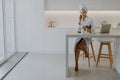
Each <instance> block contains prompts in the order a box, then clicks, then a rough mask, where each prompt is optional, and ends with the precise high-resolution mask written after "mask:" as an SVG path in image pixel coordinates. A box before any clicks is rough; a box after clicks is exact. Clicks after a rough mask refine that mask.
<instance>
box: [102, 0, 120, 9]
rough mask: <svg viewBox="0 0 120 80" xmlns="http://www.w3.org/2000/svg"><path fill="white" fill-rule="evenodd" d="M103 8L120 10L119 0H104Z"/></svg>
mask: <svg viewBox="0 0 120 80" xmlns="http://www.w3.org/2000/svg"><path fill="white" fill-rule="evenodd" d="M103 6H104V8H103V10H108V11H120V0H104V1H103Z"/></svg>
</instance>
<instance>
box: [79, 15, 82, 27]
mask: <svg viewBox="0 0 120 80" xmlns="http://www.w3.org/2000/svg"><path fill="white" fill-rule="evenodd" d="M81 20H82V15H80V16H79V23H78V24H79V25H80V23H81Z"/></svg>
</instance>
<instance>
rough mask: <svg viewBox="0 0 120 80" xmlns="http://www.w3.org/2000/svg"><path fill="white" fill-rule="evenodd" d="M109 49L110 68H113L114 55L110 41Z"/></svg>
mask: <svg viewBox="0 0 120 80" xmlns="http://www.w3.org/2000/svg"><path fill="white" fill-rule="evenodd" d="M108 51H109V60H110V68H112V64H113V57H112V49H111V44H110V43H108Z"/></svg>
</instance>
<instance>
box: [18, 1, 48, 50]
mask: <svg viewBox="0 0 120 80" xmlns="http://www.w3.org/2000/svg"><path fill="white" fill-rule="evenodd" d="M16 24H17V25H16V27H17V30H16V31H17V49H18V51H19V52H21V51H31V52H41V51H45V49H46V34H45V27H44V0H16Z"/></svg>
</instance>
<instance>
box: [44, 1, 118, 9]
mask: <svg viewBox="0 0 120 80" xmlns="http://www.w3.org/2000/svg"><path fill="white" fill-rule="evenodd" d="M44 1H45V10H79V5H80V4H85V5H86V6H87V7H88V9H89V10H90V11H119V10H120V5H119V3H120V0H44Z"/></svg>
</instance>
